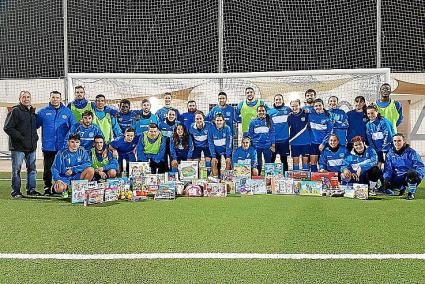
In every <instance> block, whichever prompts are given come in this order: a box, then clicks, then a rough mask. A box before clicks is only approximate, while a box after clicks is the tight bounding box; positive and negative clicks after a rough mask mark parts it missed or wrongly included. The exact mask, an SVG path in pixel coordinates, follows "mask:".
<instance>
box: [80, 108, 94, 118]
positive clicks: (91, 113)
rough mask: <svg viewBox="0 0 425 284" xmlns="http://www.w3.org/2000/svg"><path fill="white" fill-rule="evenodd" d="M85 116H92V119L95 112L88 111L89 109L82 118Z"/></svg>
mask: <svg viewBox="0 0 425 284" xmlns="http://www.w3.org/2000/svg"><path fill="white" fill-rule="evenodd" d="M84 116H91V117H92V118H93V117H94V115H93V112H92V111H91V110H88V109H87V110H85V111H84V112H83V114H82V115H81V117H84Z"/></svg>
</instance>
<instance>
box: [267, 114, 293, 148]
mask: <svg viewBox="0 0 425 284" xmlns="http://www.w3.org/2000/svg"><path fill="white" fill-rule="evenodd" d="M291 112H292V110H291V108H290V107H287V106H281V107H274V108H271V109H269V110H268V113H269V115H270V118H271V120H272V121H273V125H274V130H275V135H276V142H284V141H288V139H289V126H288V116H289V114H290V113H291Z"/></svg>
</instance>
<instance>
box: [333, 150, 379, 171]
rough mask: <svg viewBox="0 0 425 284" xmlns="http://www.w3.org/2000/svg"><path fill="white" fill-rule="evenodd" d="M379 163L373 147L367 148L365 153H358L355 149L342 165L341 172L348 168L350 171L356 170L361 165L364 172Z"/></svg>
mask: <svg viewBox="0 0 425 284" xmlns="http://www.w3.org/2000/svg"><path fill="white" fill-rule="evenodd" d="M376 165H378V155H377V154H376V151H375V150H374V149H373V148H372V147H367V146H366V148H365V150H364V152H363V154H361V155H359V154H357V153H356V152H355V151H354V149H353V150H351V152H350V154H348V155H347V156H346V157H345V159H344V162H343V164H342V167H341V172H342V171H343V170H344V169H348V170H349V171H350V172H353V173H354V172H356V171H357V169H358V168H359V167H360V168H361V172H362V173H364V172H366V171H367V170H369V169H370V168H372V167H374V166H376Z"/></svg>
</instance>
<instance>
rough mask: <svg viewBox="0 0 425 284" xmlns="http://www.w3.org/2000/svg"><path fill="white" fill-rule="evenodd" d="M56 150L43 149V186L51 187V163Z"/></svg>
mask: <svg viewBox="0 0 425 284" xmlns="http://www.w3.org/2000/svg"><path fill="white" fill-rule="evenodd" d="M56 153H57V152H53V151H43V164H44V172H43V181H44V188H51V187H52V171H51V168H52V165H53V161H54V160H55V156H56Z"/></svg>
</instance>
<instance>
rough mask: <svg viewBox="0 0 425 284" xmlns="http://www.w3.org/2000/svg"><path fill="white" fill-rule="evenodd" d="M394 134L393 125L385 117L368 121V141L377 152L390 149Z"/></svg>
mask: <svg viewBox="0 0 425 284" xmlns="http://www.w3.org/2000/svg"><path fill="white" fill-rule="evenodd" d="M394 134H395V133H394V128H393V125H392V124H391V122H390V121H389V120H388V119H386V118H384V117H381V118H377V119H375V121H369V122H368V123H366V137H367V141H368V143H369V145H370V146H371V147H373V148H374V149H375V151H377V152H380V151H382V152H384V153H386V152H388V150H390V148H391V146H392V139H393V136H394Z"/></svg>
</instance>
